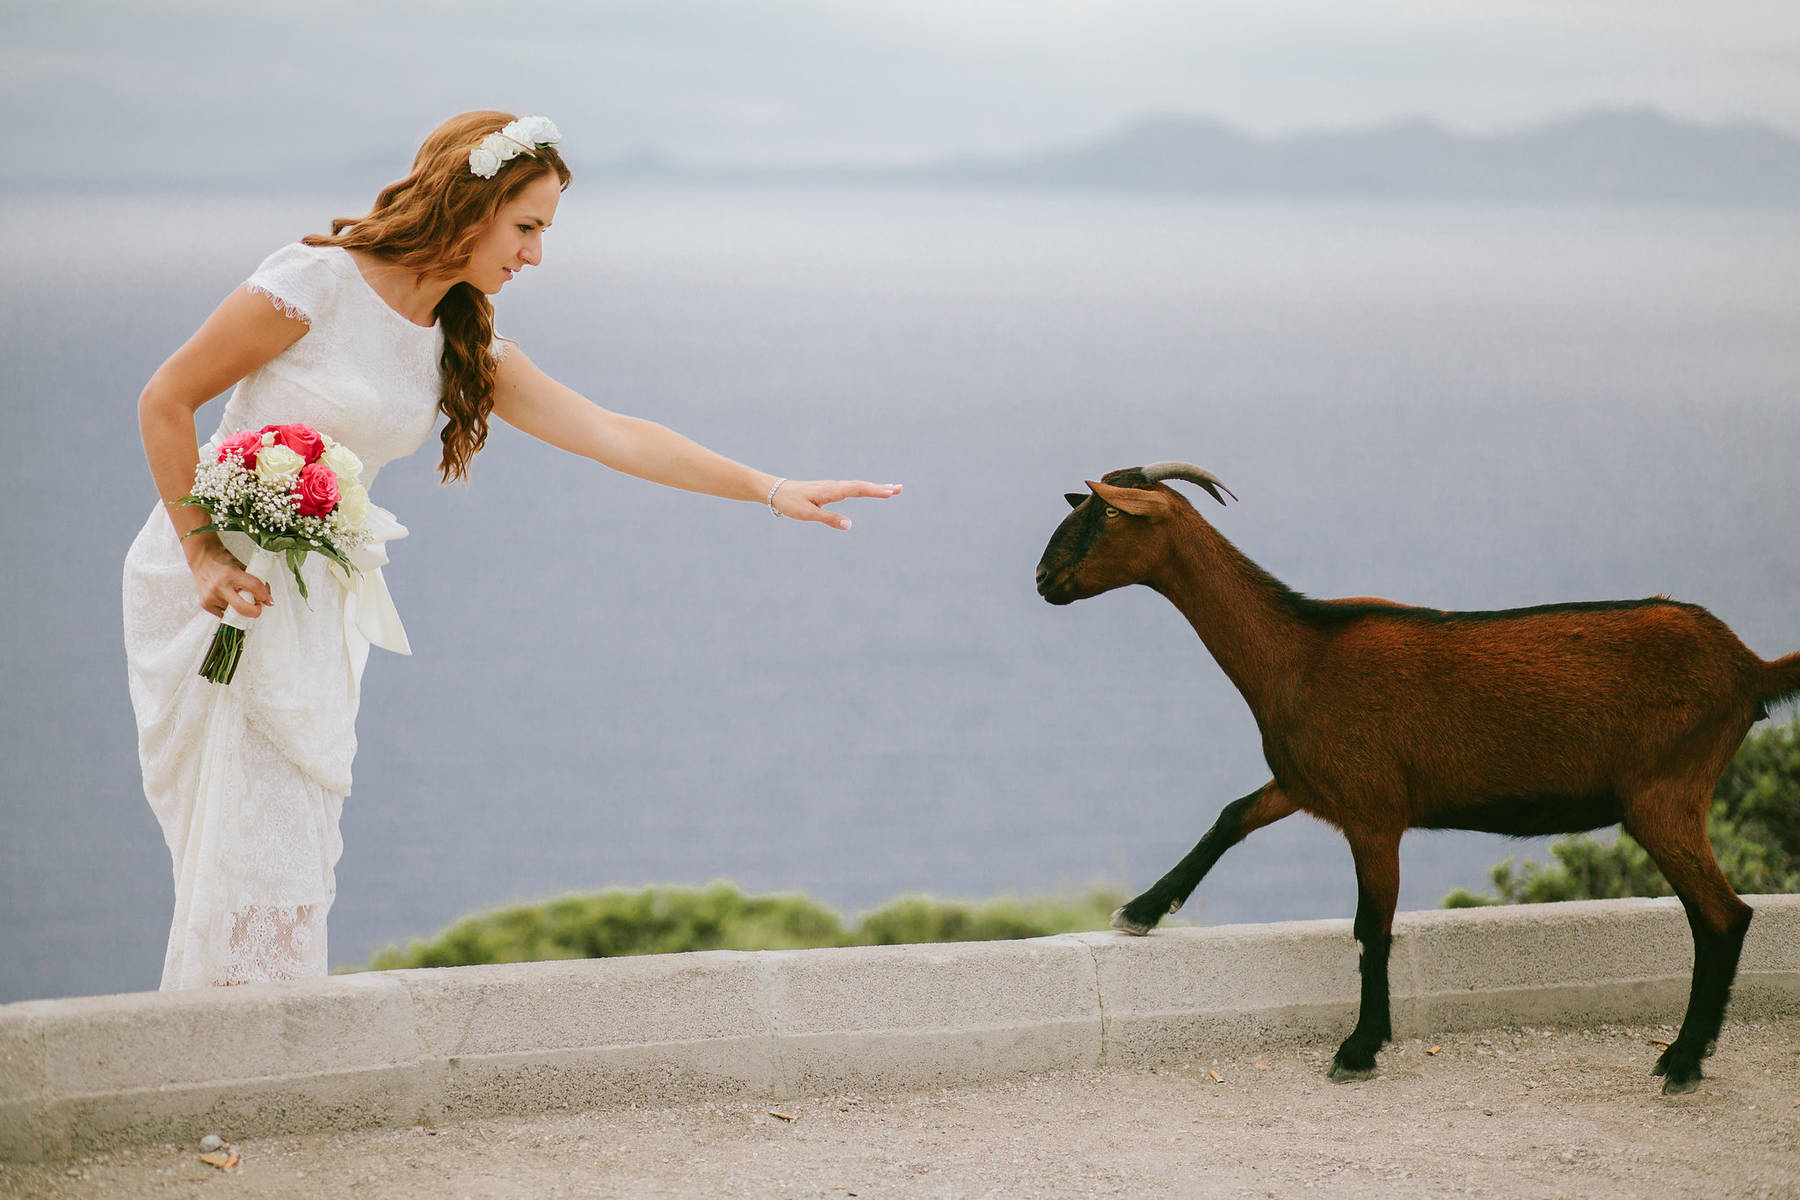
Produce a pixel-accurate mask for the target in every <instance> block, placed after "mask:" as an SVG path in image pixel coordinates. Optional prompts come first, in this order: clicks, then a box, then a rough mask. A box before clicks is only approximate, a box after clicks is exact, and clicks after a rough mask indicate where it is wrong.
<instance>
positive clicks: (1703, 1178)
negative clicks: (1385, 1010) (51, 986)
mask: <svg viewBox="0 0 1800 1200" xmlns="http://www.w3.org/2000/svg"><path fill="white" fill-rule="evenodd" d="M1669 1036H1670V1031H1668V1030H1654V1029H1645V1028H1604V1029H1600V1030H1585V1031H1580V1032H1567V1031H1557V1032H1551V1031H1544V1030H1524V1029H1508V1030H1496V1031H1490V1032H1488V1033H1482V1034H1466V1035H1454V1036H1446V1037H1445V1038H1444V1039H1443V1040H1442V1049H1441V1051H1440V1052H1439V1053H1437V1054H1428V1053H1427V1051H1428V1049H1429V1048H1430V1045H1431V1043H1429V1042H1424V1041H1418V1040H1410V1039H1409V1040H1404V1041H1402V1042H1400V1043H1398V1044H1397V1045H1395V1046H1392V1047H1390V1048H1389V1049H1388V1050H1387V1051H1386V1052H1385V1053H1384V1054H1383V1055H1382V1067H1383V1073H1382V1075H1381V1076H1379V1077H1378V1078H1376V1079H1373V1080H1370V1081H1369V1082H1366V1083H1357V1084H1345V1085H1341V1086H1340V1085H1334V1084H1331V1083H1329V1082H1327V1081H1326V1080H1325V1079H1324V1078H1323V1070H1324V1066H1325V1048H1324V1047H1320V1048H1318V1049H1317V1050H1310V1049H1309V1050H1293V1049H1289V1050H1277V1051H1272V1052H1270V1053H1269V1054H1267V1055H1266V1056H1263V1057H1262V1058H1260V1059H1227V1060H1221V1061H1218V1062H1216V1063H1215V1062H1213V1061H1211V1060H1205V1059H1203V1060H1197V1061H1195V1062H1193V1063H1188V1064H1185V1065H1183V1066H1181V1067H1177V1068H1173V1069H1167V1070H1163V1071H1124V1070H1106V1071H1095V1072H1083V1073H1078V1074H1059V1075H1046V1076H1039V1077H1036V1078H1032V1079H1023V1080H1017V1081H1013V1082H1008V1083H998V1084H988V1085H984V1086H980V1087H960V1088H949V1089H945V1090H942V1091H936V1092H929V1093H916V1094H909V1095H902V1096H885V1097H875V1096H857V1095H844V1096H833V1097H825V1098H817V1099H810V1100H794V1101H785V1102H781V1103H758V1104H747V1103H742V1102H736V1101H734V1102H731V1103H699V1104H687V1105H680V1106H676V1107H668V1108H633V1109H625V1110H617V1109H614V1110H605V1111H597V1112H591V1113H557V1114H547V1115H545V1116H542V1117H536V1118H523V1119H511V1120H483V1121H472V1122H469V1123H467V1124H463V1125H458V1126H455V1127H448V1128H443V1129H437V1130H429V1129H418V1128H415V1129H403V1130H384V1131H376V1132H367V1133H355V1134H312V1135H307V1136H296V1137H276V1138H259V1139H254V1140H248V1141H244V1142H242V1143H241V1144H239V1145H238V1147H237V1150H238V1152H239V1154H240V1156H241V1162H240V1163H239V1165H238V1166H237V1167H235V1168H234V1169H232V1170H229V1171H221V1170H218V1169H215V1168H213V1167H211V1166H208V1165H206V1164H204V1163H202V1162H201V1161H200V1158H199V1155H200V1150H199V1148H198V1147H197V1146H181V1147H175V1146H155V1147H145V1148H137V1149H129V1150H118V1151H113V1152H110V1153H107V1154H104V1155H98V1156H93V1157H89V1158H84V1159H81V1160H78V1161H76V1162H73V1163H68V1162H64V1163H55V1164H42V1165H34V1166H28V1167H27V1166H17V1165H10V1166H9V1165H4V1164H0V1196H5V1197H13V1196H32V1197H37V1196H46V1197H48V1196H55V1197H109V1198H110V1197H131V1198H132V1200H139V1198H151V1197H169V1198H171V1200H178V1198H185V1197H208V1198H214V1200H216V1198H222V1197H256V1198H263V1197H294V1198H296V1200H299V1198H305V1200H335V1198H340V1197H344V1198H348V1197H357V1198H365V1197H383V1198H387V1197H397V1198H402V1200H410V1198H415V1197H416V1198H419V1200H462V1198H464V1197H467V1198H469V1200H500V1198H507V1200H511V1198H514V1197H529V1198H531V1200H557V1198H563V1197H568V1198H575V1197H583V1198H585V1197H614V1196H616V1197H632V1198H637V1197H676V1196H695V1197H700V1196H707V1197H711V1196H732V1197H736V1196H757V1197H760V1196H769V1197H825V1198H828V1200H838V1198H841V1197H856V1198H858V1200H868V1198H880V1197H907V1198H909V1200H911V1198H916V1197H968V1198H971V1200H973V1198H976V1197H995V1198H997V1197H1032V1198H1040V1197H1047V1198H1058V1197H1088V1196H1111V1195H1119V1196H1131V1197H1189V1196H1256V1197H1264V1196H1278V1197H1288V1196H1296V1195H1300V1194H1303V1193H1305V1192H1308V1191H1314V1192H1317V1193H1319V1194H1321V1195H1329V1196H1332V1197H1334V1198H1335V1197H1352V1198H1361V1197H1369V1198H1374V1197H1381V1198H1383V1200H1386V1198H1388V1197H1393V1196H1401V1195H1411V1196H1453V1195H1474V1196H1493V1197H1507V1198H1509V1200H1510V1198H1512V1197H1552V1196H1568V1197H1579V1198H1580V1200H1608V1198H1612V1197H1618V1198H1620V1200H1626V1198H1629V1200H1638V1198H1640V1197H1644V1196H1657V1197H1689V1196H1691V1197H1727V1196H1751V1197H1775V1198H1780V1197H1789V1198H1800V1026H1796V1025H1794V1024H1793V1023H1784V1024H1760V1025H1759V1024H1753V1023H1748V1022H1743V1023H1740V1022H1728V1023H1727V1026H1726V1033H1725V1039H1724V1043H1723V1045H1722V1046H1721V1048H1720V1051H1719V1054H1718V1055H1717V1056H1716V1057H1715V1058H1713V1059H1710V1060H1709V1061H1708V1064H1707V1068H1706V1070H1707V1075H1708V1078H1707V1081H1706V1082H1705V1083H1704V1084H1703V1085H1702V1086H1701V1089H1700V1090H1699V1091H1698V1092H1696V1093H1693V1094H1691V1095H1687V1096H1678V1097H1664V1096H1662V1095H1660V1094H1659V1092H1658V1090H1657V1086H1656V1083H1657V1081H1655V1080H1653V1079H1652V1078H1651V1077H1650V1074H1649V1068H1650V1065H1651V1063H1652V1062H1653V1061H1654V1059H1655V1054H1656V1052H1657V1047H1655V1046H1654V1045H1651V1044H1650V1039H1651V1038H1655V1037H1661V1038H1667V1037H1669ZM1259 1062H1260V1063H1262V1064H1264V1066H1266V1069H1263V1068H1262V1067H1259V1066H1258V1065H1257V1064H1258V1063H1259ZM1214 1071H1216V1072H1217V1073H1218V1075H1219V1080H1217V1081H1215V1080H1214V1079H1213V1077H1212V1074H1211V1073H1212V1072H1214ZM773 1113H781V1114H785V1116H786V1117H788V1118H791V1120H789V1119H783V1117H782V1116H776V1115H772V1114H773ZM220 1133H222V1134H224V1135H225V1136H226V1137H230V1136H231V1131H230V1130H221V1131H220Z"/></svg>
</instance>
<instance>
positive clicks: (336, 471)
mask: <svg viewBox="0 0 1800 1200" xmlns="http://www.w3.org/2000/svg"><path fill="white" fill-rule="evenodd" d="M319 461H320V462H322V463H324V464H325V465H326V466H328V467H330V468H331V473H332V474H333V475H336V476H337V477H338V483H339V484H340V485H348V484H352V483H355V482H356V481H357V479H358V478H360V477H361V476H362V459H360V458H358V457H356V451H354V450H352V449H351V448H350V447H348V446H346V445H344V444H343V443H342V442H333V443H331V445H329V446H327V447H326V448H325V453H323V454H321V455H319Z"/></svg>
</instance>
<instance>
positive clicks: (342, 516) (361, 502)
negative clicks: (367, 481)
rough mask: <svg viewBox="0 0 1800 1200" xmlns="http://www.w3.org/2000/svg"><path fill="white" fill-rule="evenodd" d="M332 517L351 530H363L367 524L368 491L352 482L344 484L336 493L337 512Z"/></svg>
mask: <svg viewBox="0 0 1800 1200" xmlns="http://www.w3.org/2000/svg"><path fill="white" fill-rule="evenodd" d="M339 478H340V479H341V478H343V477H342V476H341V475H340V476H339ZM333 515H334V516H336V517H337V518H338V520H340V521H342V522H343V523H344V524H345V525H347V526H349V527H350V528H351V529H361V528H363V526H365V525H367V524H368V523H369V490H368V489H367V488H365V487H364V486H363V485H362V484H360V483H357V482H355V481H354V480H352V481H351V482H349V483H347V484H345V485H344V487H343V490H342V491H341V492H339V493H338V506H337V512H336V513H335V514H333Z"/></svg>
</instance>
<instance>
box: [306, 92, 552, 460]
mask: <svg viewBox="0 0 1800 1200" xmlns="http://www.w3.org/2000/svg"><path fill="white" fill-rule="evenodd" d="M516 119H517V118H515V117H514V116H513V114H511V113H505V112H499V111H495V110H483V111H480V112H466V113H463V114H462V115H460V116H455V117H451V118H450V119H449V120H448V121H445V122H444V123H443V124H442V125H439V126H438V127H437V128H436V129H434V130H432V132H431V136H429V137H427V138H426V139H425V142H424V144H423V145H421V146H420V147H419V152H418V154H417V155H415V156H414V157H413V165H412V173H411V174H409V175H408V176H407V177H406V178H405V179H402V180H400V181H399V182H398V183H390V184H388V186H387V187H385V188H383V189H381V194H380V195H378V196H376V197H375V207H374V208H372V209H370V210H369V212H368V215H366V216H361V217H338V218H337V219H335V220H333V221H332V222H331V233H330V234H329V235H326V234H318V233H315V234H312V235H310V236H308V237H306V238H304V239H302V240H303V241H305V243H306V244H307V245H309V246H342V247H343V248H344V249H346V250H366V251H368V252H369V253H370V254H373V255H376V256H377V257H379V258H382V259H385V260H387V261H388V262H391V263H394V264H396V265H398V266H402V267H410V268H412V269H413V270H415V271H417V272H418V273H419V276H420V277H421V278H425V277H428V276H433V275H437V276H443V275H453V274H455V273H456V272H457V271H460V270H461V269H462V268H463V267H464V266H465V265H467V263H468V261H469V255H470V254H471V253H472V252H473V251H474V249H475V243H476V242H477V241H479V240H480V239H481V235H482V234H483V233H485V232H486V231H487V228H488V226H489V225H491V224H492V223H493V221H494V218H495V216H496V215H497V214H498V213H499V211H500V209H501V208H502V207H504V206H505V205H506V203H507V202H508V201H510V200H511V199H512V198H513V197H514V196H517V195H518V194H519V192H520V191H522V190H524V188H525V187H527V186H528V185H529V184H530V183H531V182H532V181H533V180H536V179H538V178H541V177H542V176H544V175H548V174H550V173H552V172H554V173H555V174H556V177H557V179H558V180H559V181H560V182H561V184H562V186H563V187H565V188H566V187H568V186H569V180H570V179H571V176H570V174H569V168H568V164H566V163H564V162H563V160H562V155H560V154H558V153H557V151H556V147H554V146H539V147H538V148H537V150H536V152H535V153H534V154H521V155H519V156H518V157H516V158H513V159H511V160H509V161H508V162H507V163H506V164H505V165H503V166H502V167H501V168H500V170H499V172H498V173H497V174H496V175H495V176H494V177H493V178H492V179H483V178H482V177H481V176H479V175H476V174H474V173H473V172H472V171H470V170H469V151H471V150H473V149H474V148H475V146H476V145H477V144H478V143H480V141H481V139H482V138H484V137H486V136H487V135H488V134H490V133H494V132H497V131H498V130H500V129H501V128H503V127H504V126H506V125H507V124H509V123H511V122H512V121H514V120H516ZM436 317H437V322H438V325H439V326H440V327H441V328H442V329H443V331H444V353H443V357H442V358H441V359H440V360H439V365H440V366H441V367H442V370H443V380H444V381H443V390H442V392H441V393H440V394H439V396H438V410H439V411H440V412H442V413H443V414H444V416H445V418H446V422H445V425H444V432H443V434H442V440H443V443H444V457H443V459H442V460H441V461H440V462H439V463H438V471H439V473H440V474H441V475H442V476H443V479H444V482H446V483H448V482H450V481H451V480H453V479H466V478H467V477H468V474H469V460H470V459H472V458H474V457H475V452H476V451H478V450H480V449H481V447H482V446H483V445H484V444H485V443H486V442H487V435H488V414H489V413H491V412H492V411H493V409H494V367H495V363H494V354H493V342H494V306H493V304H492V303H490V302H489V300H488V298H487V297H486V296H484V295H482V293H481V291H480V290H479V289H478V288H476V287H475V286H474V285H473V284H469V283H458V284H455V285H454V286H452V287H451V289H450V290H449V291H448V292H446V293H444V298H443V299H442V300H440V301H438V305H437V309H436Z"/></svg>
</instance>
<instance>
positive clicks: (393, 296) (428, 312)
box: [348, 250, 456, 326]
mask: <svg viewBox="0 0 1800 1200" xmlns="http://www.w3.org/2000/svg"><path fill="white" fill-rule="evenodd" d="M348 253H349V255H350V257H351V258H352V259H353V260H354V261H355V262H356V269H357V270H359V271H361V272H362V277H363V280H364V281H365V282H366V283H367V284H368V285H369V287H370V288H371V289H373V290H374V292H375V294H376V295H377V296H380V297H381V298H382V300H383V301H385V302H386V304H387V306H388V307H389V308H391V309H393V310H394V311H395V312H397V313H399V314H400V315H401V316H403V317H405V318H406V319H407V320H408V321H411V322H412V323H413V324H414V325H426V326H429V325H433V324H436V323H437V306H438V301H440V300H442V299H443V298H444V293H445V292H448V291H449V290H450V289H451V287H452V286H454V285H455V283H456V280H454V279H450V278H448V277H446V276H442V275H426V276H420V275H419V273H418V272H416V271H414V270H412V269H410V268H408V267H403V266H400V265H399V264H398V263H392V262H389V261H388V260H387V259H385V258H381V257H380V256H378V255H375V254H371V253H370V252H369V251H367V250H350V251H348Z"/></svg>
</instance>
